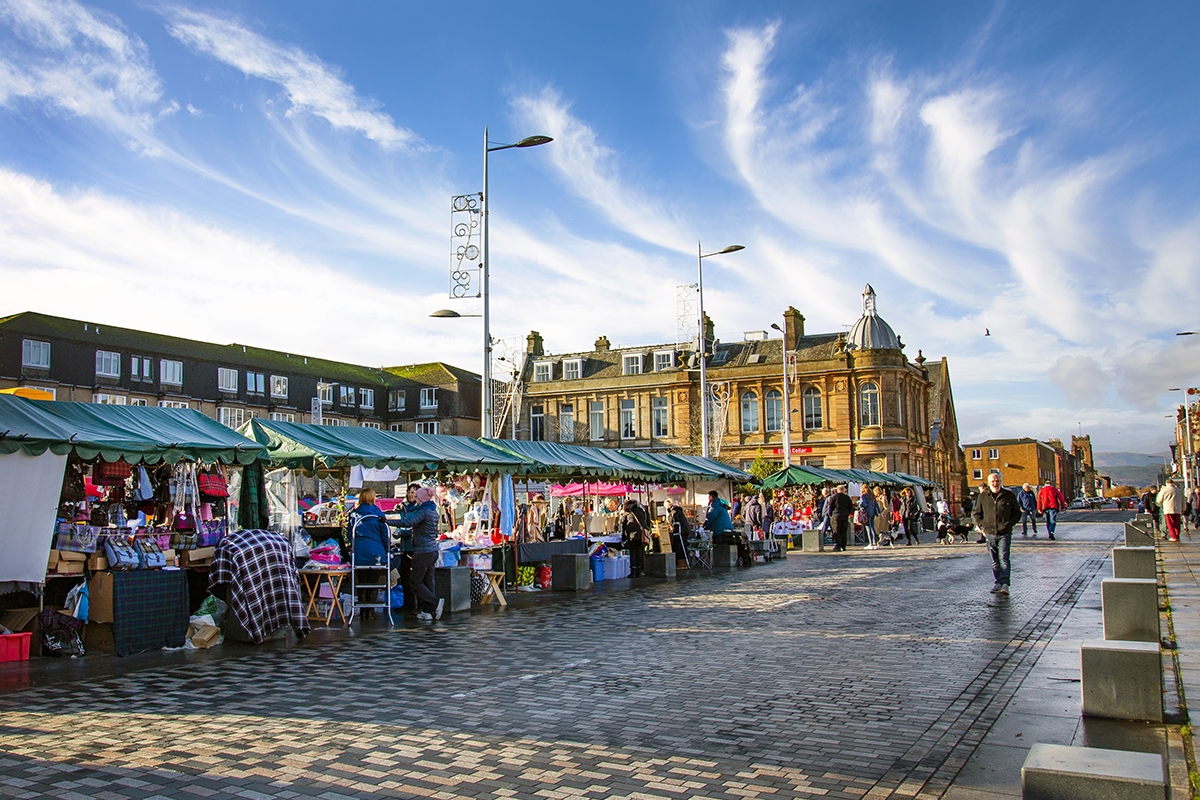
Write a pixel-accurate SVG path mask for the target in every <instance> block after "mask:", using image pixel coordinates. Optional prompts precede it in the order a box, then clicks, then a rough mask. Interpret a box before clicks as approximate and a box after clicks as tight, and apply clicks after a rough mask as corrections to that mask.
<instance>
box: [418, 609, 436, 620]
mask: <svg viewBox="0 0 1200 800" xmlns="http://www.w3.org/2000/svg"><path fill="white" fill-rule="evenodd" d="M417 619H419V620H421V621H422V622H433V614H430V613H429V612H428V611H418V612H417Z"/></svg>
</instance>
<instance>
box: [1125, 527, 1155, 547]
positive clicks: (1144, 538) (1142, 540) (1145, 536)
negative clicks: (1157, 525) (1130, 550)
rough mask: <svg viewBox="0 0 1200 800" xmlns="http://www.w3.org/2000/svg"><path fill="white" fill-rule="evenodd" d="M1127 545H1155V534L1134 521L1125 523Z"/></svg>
mask: <svg viewBox="0 0 1200 800" xmlns="http://www.w3.org/2000/svg"><path fill="white" fill-rule="evenodd" d="M1125 546H1126V547H1153V546H1154V534H1153V533H1152V532H1150V531H1147V530H1146V529H1145V528H1142V527H1139V526H1137V525H1134V524H1132V523H1129V522H1126V523H1125Z"/></svg>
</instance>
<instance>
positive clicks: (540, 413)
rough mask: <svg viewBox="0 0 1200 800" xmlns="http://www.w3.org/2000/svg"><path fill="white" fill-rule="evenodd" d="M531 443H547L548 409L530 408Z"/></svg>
mask: <svg viewBox="0 0 1200 800" xmlns="http://www.w3.org/2000/svg"><path fill="white" fill-rule="evenodd" d="M529 441H531V442H544V441H546V407H545V406H542V405H537V406H530V407H529Z"/></svg>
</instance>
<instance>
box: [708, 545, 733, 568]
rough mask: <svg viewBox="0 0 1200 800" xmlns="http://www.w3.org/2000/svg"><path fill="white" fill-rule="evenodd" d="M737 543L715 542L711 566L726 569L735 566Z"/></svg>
mask: <svg viewBox="0 0 1200 800" xmlns="http://www.w3.org/2000/svg"><path fill="white" fill-rule="evenodd" d="M737 559H738V555H737V545H736V544H716V545H713V561H712V563H713V568H714V569H728V568H730V567H736V566H737Z"/></svg>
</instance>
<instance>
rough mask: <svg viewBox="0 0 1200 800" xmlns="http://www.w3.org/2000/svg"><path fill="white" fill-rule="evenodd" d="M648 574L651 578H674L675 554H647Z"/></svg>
mask: <svg viewBox="0 0 1200 800" xmlns="http://www.w3.org/2000/svg"><path fill="white" fill-rule="evenodd" d="M646 574H647V575H648V576H649V577H651V578H674V577H675V554H674V553H646Z"/></svg>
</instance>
